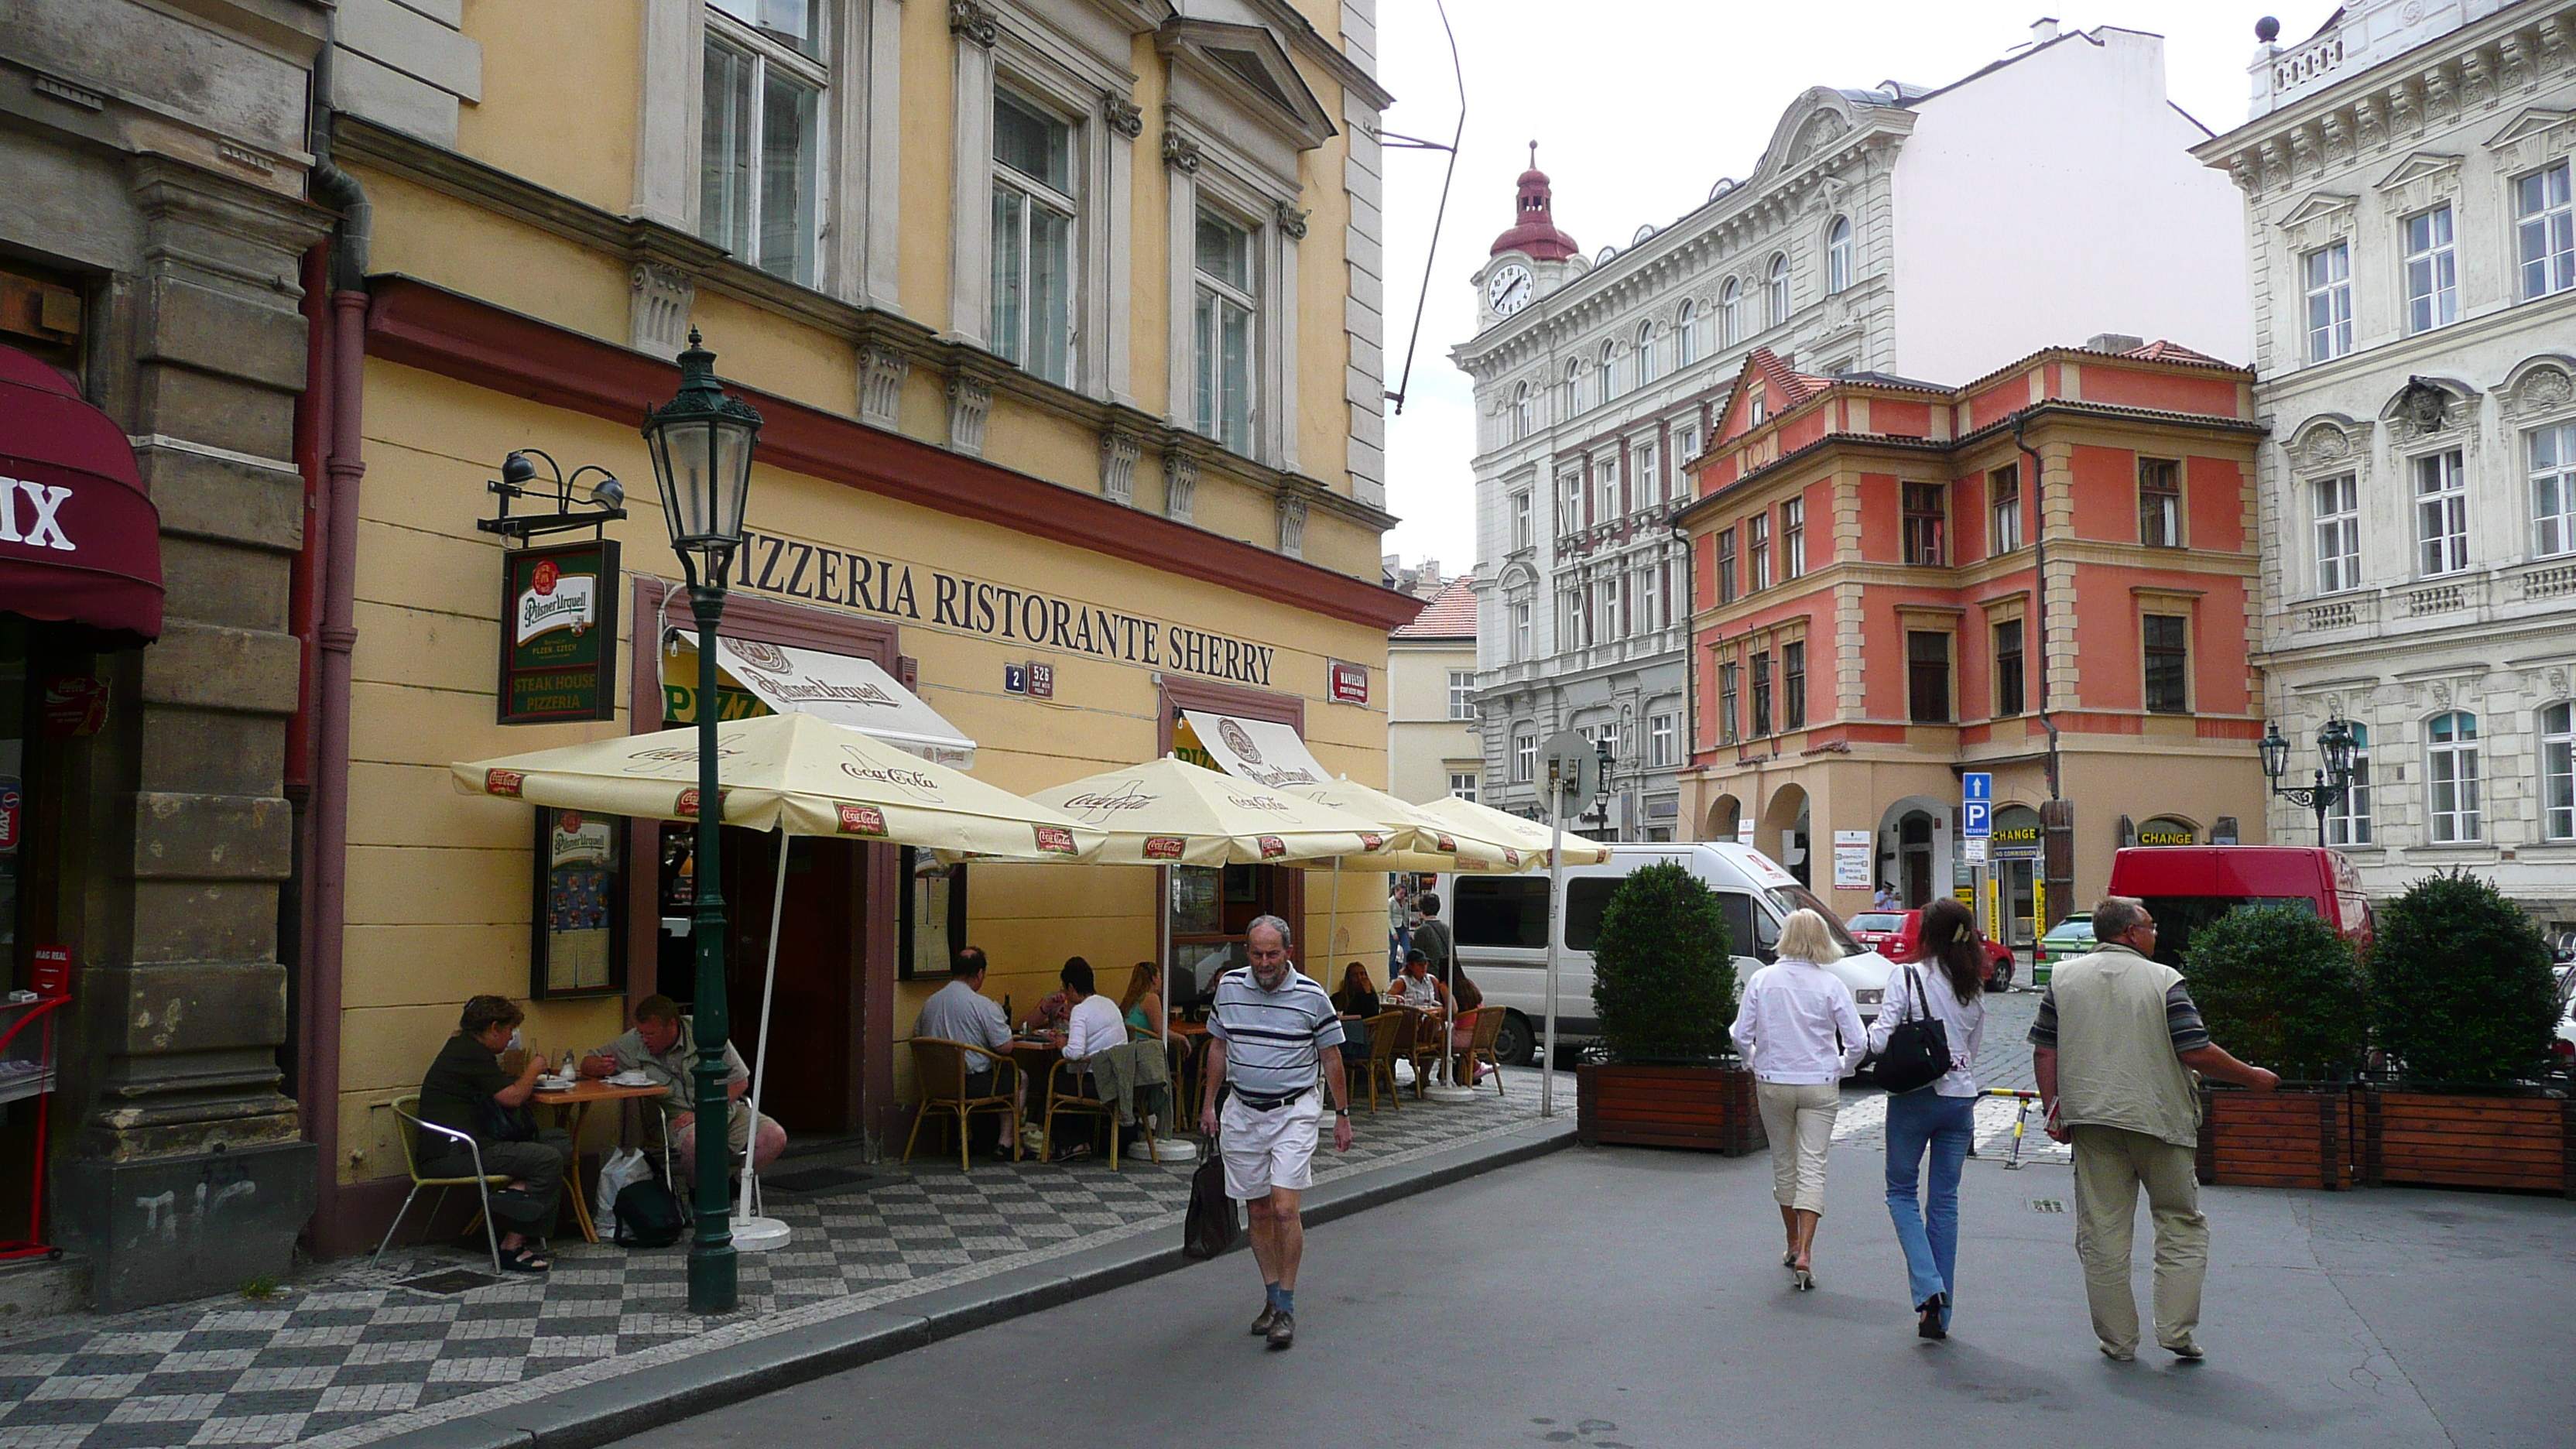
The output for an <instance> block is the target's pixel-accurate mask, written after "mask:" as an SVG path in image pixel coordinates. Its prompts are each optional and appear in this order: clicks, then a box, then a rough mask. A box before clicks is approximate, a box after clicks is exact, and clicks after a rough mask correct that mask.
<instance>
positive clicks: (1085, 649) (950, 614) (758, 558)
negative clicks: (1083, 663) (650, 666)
mask: <svg viewBox="0 0 2576 1449" xmlns="http://www.w3.org/2000/svg"><path fill="white" fill-rule="evenodd" d="M735 568H736V580H735V582H736V584H737V586H738V587H741V588H746V589H754V590H757V591H759V592H761V593H764V594H776V595H778V596H780V597H781V598H789V599H811V600H813V601H815V602H816V603H823V604H838V605H840V606H841V607H842V608H845V609H862V610H865V611H867V612H869V613H872V614H884V615H887V616H889V617H892V618H900V619H912V620H916V621H919V622H922V623H928V624H933V625H941V626H945V627H947V628H951V629H962V630H964V631H966V632H967V633H970V634H982V635H985V636H987V637H990V638H994V639H1010V640H1016V641H1019V642H1023V643H1027V644H1030V645H1034V646H1036V647H1039V648H1044V649H1062V650H1065V651H1067V652H1069V653H1074V654H1088V655H1090V656H1092V657H1093V658H1095V659H1114V660H1118V661H1121V662H1123V663H1127V664H1141V665H1144V666H1146V667H1147V668H1151V669H1176V670H1180V671H1182V672H1184V673H1189V674H1204V675H1207V676H1209V677H1210V678H1214V679H1223V680H1228V681H1231V682H1233V683H1237V684H1257V685H1265V686H1266V685H1268V684H1269V683H1270V666H1271V663H1272V661H1273V660H1274V659H1275V658H1276V657H1277V656H1278V653H1279V651H1278V650H1277V649H1275V648H1273V647H1272V646H1270V645H1267V644H1255V643H1253V642H1252V641H1251V640H1249V639H1235V638H1230V637H1228V636H1226V635H1223V634H1211V633H1209V632H1207V631H1206V630H1203V629H1193V628H1191V627H1189V626H1188V625H1186V624H1181V623H1178V622H1175V621H1172V620H1168V619H1163V620H1157V619H1146V618H1140V617H1138V616H1137V615H1134V614H1128V613H1123V612H1121V611H1119V610H1116V609H1104V608H1100V607H1098V606H1097V605H1092V604H1083V603H1077V602H1075V601H1073V600H1070V599H1060V598H1057V597H1055V596H1054V595H1052V594H1045V593H1040V592H1038V591H1037V590H1034V589H1019V588H1013V587H1011V586H1009V585H1007V584H995V583H987V582H985V581H984V580H982V579H975V578H969V577H967V576H965V575H963V574H951V573H944V572H942V571H940V570H937V569H928V568H924V569H918V570H916V569H915V568H914V567H913V566H912V565H910V564H907V563H901V562H898V561H896V560H894V559H885V558H873V557H870V556H869V555H867V554H861V553H850V552H846V551H843V550H839V549H829V548H818V547H816V546H815V545H813V544H810V543H804V542H801V541H799V540H796V539H792V538H780V537H778V536H777V535H775V534H764V533H753V534H747V535H746V536H745V537H744V540H743V550H742V556H741V558H740V559H739V560H738V561H737V563H736V564H735Z"/></svg>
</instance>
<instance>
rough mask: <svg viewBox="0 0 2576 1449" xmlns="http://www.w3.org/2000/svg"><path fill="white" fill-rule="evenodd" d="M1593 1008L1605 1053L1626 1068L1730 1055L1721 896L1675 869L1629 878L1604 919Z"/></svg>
mask: <svg viewBox="0 0 2576 1449" xmlns="http://www.w3.org/2000/svg"><path fill="white" fill-rule="evenodd" d="M1592 1005H1593V1008H1594V1009H1595V1010H1596V1011H1598V1012H1599V1013H1600V1016H1601V1038H1602V1042H1603V1044H1604V1045H1605V1046H1607V1047H1608V1048H1609V1050H1610V1052H1611V1054H1612V1055H1613V1056H1615V1057H1616V1058H1617V1059H1619V1060H1621V1061H1628V1062H1674V1061H1705V1060H1707V1059H1709V1058H1711V1057H1715V1056H1719V1055H1721V1054H1723V1053H1724V1052H1726V1051H1727V1050H1728V1049H1729V1044H1728V1042H1727V1038H1726V1029H1727V1027H1728V1026H1729V1025H1730V1024H1731V1023H1732V1022H1733V1021H1734V1019H1735V958H1734V955H1733V953H1732V947H1731V945H1730V943H1729V942H1728V940H1727V935H1726V917H1725V915H1724V913H1723V912H1721V911H1720V910H1719V909H1718V902H1717V894H1716V892H1714V891H1711V890H1710V889H1709V888H1708V886H1707V885H1706V884H1705V883H1703V882H1702V881H1701V880H1700V879H1699V878H1698V877H1697V876H1694V875H1692V874H1691V873H1690V872H1689V871H1687V870H1685V869H1683V868H1682V867H1681V866H1680V865H1679V864H1676V863H1674V862H1671V861H1665V862H1662V863H1659V864H1656V865H1647V866H1640V867H1638V868H1637V869H1635V870H1633V871H1630V872H1629V873H1628V878H1627V879H1626V880H1625V881H1623V882H1621V883H1620V885H1619V888H1618V889H1617V890H1615V891H1613V892H1611V894H1610V901H1609V904H1608V905H1606V906H1605V907H1603V909H1602V912H1601V935H1600V938H1599V939H1598V940H1597V941H1595V942H1594V943H1593V947H1592Z"/></svg>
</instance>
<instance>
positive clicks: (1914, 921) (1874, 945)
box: [1844, 910, 2013, 991]
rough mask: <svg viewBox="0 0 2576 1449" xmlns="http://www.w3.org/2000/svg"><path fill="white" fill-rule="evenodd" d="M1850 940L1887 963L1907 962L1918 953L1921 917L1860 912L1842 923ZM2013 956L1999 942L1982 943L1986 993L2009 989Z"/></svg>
mask: <svg viewBox="0 0 2576 1449" xmlns="http://www.w3.org/2000/svg"><path fill="white" fill-rule="evenodd" d="M1844 924H1845V925H1847V926H1848V927H1849V928H1850V930H1851V933H1852V939H1853V940H1855V941H1858V942H1860V943H1861V944H1862V945H1864V946H1867V947H1868V948H1869V949H1871V950H1873V951H1876V952H1877V953H1878V954H1880V955H1881V956H1884V957H1886V958H1887V959H1888V960H1890V961H1900V962H1901V961H1911V960H1913V959H1914V958H1915V957H1916V956H1918V955H1920V954H1921V953H1922V949H1923V947H1922V941H1923V913H1922V912H1921V911H1919V910H1915V911H1863V912H1861V913H1860V914H1859V915H1857V916H1854V917H1852V918H1851V919H1850V920H1849V921H1847V922H1845V923H1844ZM2012 981H2013V953H2012V948H2011V947H2010V946H2007V945H2005V944H2004V943H2003V942H2001V941H1994V940H1989V941H1987V942H1986V989H1987V990H1988V991H2008V990H2010V989H2012Z"/></svg>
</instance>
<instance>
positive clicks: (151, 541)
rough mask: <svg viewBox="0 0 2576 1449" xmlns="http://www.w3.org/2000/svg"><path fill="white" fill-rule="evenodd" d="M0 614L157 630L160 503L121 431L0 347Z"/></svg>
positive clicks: (134, 633) (121, 641)
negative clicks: (156, 503)
mask: <svg viewBox="0 0 2576 1449" xmlns="http://www.w3.org/2000/svg"><path fill="white" fill-rule="evenodd" d="M0 612H5V613H10V614H16V615H18V616H20V617H22V618H27V619H36V620H41V621H43V622H46V623H73V624H82V625H87V626H88V627H90V628H92V629H95V630H97V631H99V632H100V633H101V634H103V635H107V636H110V637H108V638H105V639H102V640H101V641H100V643H101V644H102V645H103V646H105V647H109V648H118V647H126V648H130V647H133V646H135V645H138V644H148V643H150V642H151V641H153V640H155V639H158V638H160V637H161V510H159V509H157V508H155V507H153V506H152V495H151V494H149V493H146V492H145V491H144V489H143V478H142V475H141V474H140V473H138V472H136V471H135V467H134V449H133V448H132V446H130V445H129V444H128V443H127V442H126V441H125V430H124V429H123V428H120V427H118V426H117V425H116V423H115V421H114V420H113V419H111V418H109V417H108V415H107V414H105V413H103V412H100V411H99V410H98V409H96V408H94V407H91V406H90V405H89V404H88V403H87V402H85V401H83V400H82V399H81V395H80V390H79V389H77V388H75V387H73V386H72V385H71V383H70V382H69V381H68V380H67V379H65V378H64V377H63V375H62V374H61V373H59V372H56V371H55V370H54V369H53V368H52V367H50V366H48V365H46V364H45V363H43V362H40V361H38V360H37V359H35V358H33V357H30V356H28V355H27V354H26V353H24V352H20V351H19V350H17V349H16V348H14V347H0Z"/></svg>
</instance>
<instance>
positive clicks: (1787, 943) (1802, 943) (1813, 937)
mask: <svg viewBox="0 0 2576 1449" xmlns="http://www.w3.org/2000/svg"><path fill="white" fill-rule="evenodd" d="M1779 952H1780V955H1781V957H1782V958H1783V959H1786V960H1792V961H1813V962H1815V963H1816V964H1817V965H1820V966H1821V965H1823V964H1824V963H1825V962H1828V961H1839V960H1841V959H1842V956H1843V948H1842V947H1841V946H1839V945H1837V944H1835V941H1834V933H1833V930H1832V929H1831V928H1830V927H1828V926H1827V925H1826V924H1825V918H1824V917H1822V916H1820V915H1817V914H1816V913H1815V912H1814V911H1810V910H1796V911H1791V912H1790V913H1789V919H1788V921H1787V922H1786V923H1784V924H1783V925H1782V926H1781V927H1780V945H1779Z"/></svg>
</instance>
